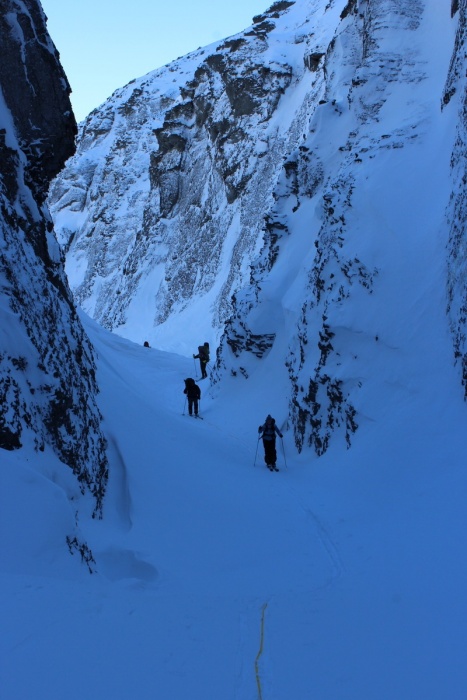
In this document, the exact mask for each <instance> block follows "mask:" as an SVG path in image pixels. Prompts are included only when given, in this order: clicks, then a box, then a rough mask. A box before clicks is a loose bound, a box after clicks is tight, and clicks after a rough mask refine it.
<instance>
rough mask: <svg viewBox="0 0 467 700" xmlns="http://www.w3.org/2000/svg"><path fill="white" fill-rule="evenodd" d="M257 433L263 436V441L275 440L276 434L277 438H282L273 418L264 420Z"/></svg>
mask: <svg viewBox="0 0 467 700" xmlns="http://www.w3.org/2000/svg"><path fill="white" fill-rule="evenodd" d="M258 433H259V434H260V435H262V436H263V440H275V439H276V433H277V435H279V437H282V433H281V431H280V430H279V428H278V427H277V425H276V421H275V420H274V418H270V416H268V418H266V422H265V423H264V425H260V426H259V428H258Z"/></svg>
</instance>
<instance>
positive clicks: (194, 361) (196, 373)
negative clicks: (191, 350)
mask: <svg viewBox="0 0 467 700" xmlns="http://www.w3.org/2000/svg"><path fill="white" fill-rule="evenodd" d="M193 364H194V366H195V379H198V370H197V369H196V360H195V358H193Z"/></svg>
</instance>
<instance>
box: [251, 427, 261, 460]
mask: <svg viewBox="0 0 467 700" xmlns="http://www.w3.org/2000/svg"><path fill="white" fill-rule="evenodd" d="M260 439H261V435H260V436H259V438H258V442H257V443H256V452H255V461H254V462H253V466H254V467H256V455H257V454H258V447H259V441H260Z"/></svg>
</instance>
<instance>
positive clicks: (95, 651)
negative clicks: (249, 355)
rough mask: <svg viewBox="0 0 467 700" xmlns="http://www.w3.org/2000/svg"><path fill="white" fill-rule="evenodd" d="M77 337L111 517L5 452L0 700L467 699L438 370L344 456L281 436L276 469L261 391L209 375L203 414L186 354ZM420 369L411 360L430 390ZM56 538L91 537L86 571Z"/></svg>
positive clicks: (453, 493)
mask: <svg viewBox="0 0 467 700" xmlns="http://www.w3.org/2000/svg"><path fill="white" fill-rule="evenodd" d="M86 326H87V328H88V331H89V333H90V336H91V339H92V341H93V343H94V345H95V347H96V349H97V353H98V356H99V360H98V363H99V370H98V375H99V381H100V385H101V389H102V391H101V395H100V407H101V410H102V413H103V416H104V427H105V429H106V432H107V435H108V436H110V440H111V446H110V461H111V465H112V466H111V471H110V481H109V489H108V492H107V495H106V501H105V506H104V519H103V520H92V519H91V518H89V517H88V516H89V512H90V511H91V510H92V508H91V504H90V503H89V502H88V501H87V500H86V498H85V497H83V496H81V495H79V491H78V489H77V488H75V489H73V484H72V483H71V482H69V481H68V480H67V479H65V478H64V473H63V468H62V467H61V466H60V465H59V464H58V462H57V461H56V458H55V457H54V456H52V455H50V454H43V455H39V456H37V455H34V456H29V459H26V458H25V456H24V454H21V453H5V454H2V470H1V472H0V474H1V476H0V478H1V481H2V484H1V494H2V496H1V499H2V503H1V511H0V512H1V532H2V557H1V590H2V595H1V600H2V610H1V618H2V635H1V642H0V643H1V659H2V662H1V664H2V665H1V678H0V681H1V688H2V691H1V697H2V699H4V700H16V698H35V699H37V698H48V699H49V700H55V699H57V700H58V699H59V698H63V697H65V696H66V697H67V698H70V700H74V699H76V700H77V699H78V698H79V700H94V699H96V700H97V698H101V697H103V696H105V697H112V698H115V699H116V700H120V699H121V700H124V699H126V698H130V697H131V698H139V699H140V700H146V699H147V700H149V699H153V698H155V697H157V698H163V699H164V700H165V699H166V700H179V699H180V700H185V699H186V698H225V699H229V698H231V699H234V698H236V699H239V700H248V699H250V698H251V699H253V698H258V697H261V698H264V700H267V699H268V698H274V699H275V700H282V699H284V700H285V699H286V698H290V697H294V698H297V699H302V698H303V699H306V698H319V699H320V700H324V699H327V698H329V699H331V700H351V699H352V700H353V699H355V700H356V699H357V698H358V699H359V700H360V699H361V698H378V699H379V700H394V699H395V698H397V699H398V700H413V698H421V697H423V698H425V699H426V700H441V699H442V698H450V700H461V699H462V698H465V696H466V694H467V670H466V667H465V663H464V651H465V645H466V642H467V627H466V625H465V619H466V615H467V600H466V595H465V591H466V590H467V566H466V564H465V559H464V557H463V552H464V551H465V544H466V541H465V540H466V532H467V527H466V526H467V522H466V519H467V515H466V509H465V496H466V492H467V477H466V474H465V469H464V462H465V458H464V455H465V454H466V448H467V444H466V442H467V439H466V436H465V429H464V424H465V406H464V404H463V402H462V396H461V391H460V390H459V388H458V387H457V385H456V383H455V378H454V377H453V373H452V371H451V370H450V369H449V370H444V371H442V372H441V373H440V375H439V376H438V378H437V381H436V382H432V383H431V387H432V389H431V391H430V393H429V398H430V400H427V394H426V392H423V391H418V390H416V389H415V388H414V390H413V392H412V393H411V395H410V396H408V398H407V400H406V401H405V402H404V403H403V404H402V405H401V406H400V407H399V411H394V410H391V409H392V408H393V407H391V406H390V407H387V412H386V415H382V416H381V418H380V420H378V421H377V422H375V423H374V424H373V425H371V426H366V427H365V428H364V429H363V431H362V433H360V436H361V437H360V439H359V440H357V441H356V444H355V445H354V447H353V448H352V450H349V451H344V450H341V451H339V450H337V449H333V448H331V449H330V450H329V451H328V452H327V453H326V455H324V456H323V457H321V458H320V459H318V458H316V457H313V458H312V457H310V454H309V453H308V455H305V454H302V455H301V456H300V457H296V456H295V454H294V450H293V449H292V445H291V442H292V440H291V436H290V434H289V433H287V432H286V434H285V438H284V446H285V456H286V458H287V466H285V464H284V454H283V453H282V451H281V450H280V446H279V445H278V447H279V454H280V456H281V459H280V461H279V464H280V467H281V471H280V472H279V473H278V474H276V473H273V474H271V473H270V472H269V471H268V470H267V469H266V468H265V466H264V465H263V462H262V458H261V444H260V445H259V449H258V454H257V457H256V464H254V462H255V450H256V447H257V432H256V431H257V426H258V425H259V423H260V422H262V420H263V419H264V417H265V411H266V410H270V411H271V412H272V413H273V414H275V415H276V418H277V419H278V421H283V419H284V415H283V414H282V413H280V412H276V405H275V403H274V401H272V400H271V398H272V394H271V395H270V396H269V397H268V402H267V408H266V403H265V401H264V400H263V399H262V397H261V388H262V386H263V384H262V383H261V381H258V382H256V383H255V379H254V378H253V379H252V380H251V381H252V384H250V386H249V389H248V393H247V394H240V393H238V394H235V391H234V390H232V391H231V393H230V395H229V398H222V397H221V398H215V397H212V396H211V395H210V390H209V388H208V386H207V382H201V383H200V385H201V387H202V389H203V398H202V404H201V407H202V414H203V418H204V420H195V419H194V418H189V417H188V416H186V415H183V411H184V396H183V393H182V389H183V379H184V377H185V376H189V375H193V374H194V365H193V361H192V360H191V359H190V358H185V357H181V356H177V355H172V354H167V353H162V352H160V351H157V350H153V349H146V348H143V347H140V346H136V345H134V344H132V343H131V342H130V341H127V340H124V339H121V338H118V337H116V336H112V335H110V334H109V333H107V332H106V331H103V330H102V329H99V328H98V327H97V326H96V325H95V324H94V322H92V321H89V320H88V321H86ZM435 332H436V328H435V329H434V334H435ZM447 347H448V344H447V340H446V343H445V348H447ZM399 370H400V381H405V380H406V379H407V376H406V375H407V371H409V372H410V367H409V369H408V370H407V367H405V366H404V364H403V362H402V361H401V365H400V366H399ZM430 372H431V367H430V362H429V361H428V362H426V363H425V362H424V361H423V359H422V360H421V362H420V374H421V375H424V379H425V385H426V386H428V385H429V381H428V380H429V373H430ZM227 381H228V380H227ZM232 386H233V387H236V386H237V385H236V384H235V382H232ZM225 389H226V391H227V390H228V387H226V388H225ZM396 394H397V390H396V389H394V396H396ZM67 473H68V472H66V471H65V474H67ZM7 493H8V497H7V495H6V494H7ZM66 536H69V537H70V538H73V537H75V536H77V537H78V539H79V541H86V542H87V544H88V545H89V547H90V548H91V550H92V552H93V555H94V559H95V564H94V563H92V562H91V563H90V567H91V569H92V570H93V571H94V573H93V574H92V575H91V574H89V571H88V566H87V565H86V564H82V563H81V562H80V561H79V556H78V555H77V554H76V553H75V555H74V556H70V554H69V552H68V549H67V546H66V542H65V537H66Z"/></svg>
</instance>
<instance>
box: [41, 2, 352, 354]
mask: <svg viewBox="0 0 467 700" xmlns="http://www.w3.org/2000/svg"><path fill="white" fill-rule="evenodd" d="M315 4H317V5H318V6H319V4H320V3H311V5H312V6H314V5H315ZM335 4H336V3H331V5H335ZM337 5H343V3H342V2H340V3H337ZM332 12H335V11H332ZM311 14H313V12H312V13H311ZM308 22H309V17H308V13H307V12H305V13H304V12H303V9H302V10H301V11H299V12H298V13H297V12H296V11H295V5H294V3H292V2H278V3H275V5H273V6H272V8H271V10H270V11H268V12H265V13H264V14H263V15H261V16H258V17H255V18H254V23H253V25H252V27H251V28H250V29H248V30H246V31H245V32H244V33H242V34H239V35H237V36H235V37H233V38H231V39H228V40H226V41H223V42H220V43H219V44H216V45H212V46H210V47H208V48H206V49H204V50H200V51H198V52H196V53H194V54H191V55H189V56H187V57H185V58H183V59H180V60H178V61H176V62H174V63H172V64H170V65H169V66H167V67H165V68H163V69H161V70H159V71H156V72H154V73H151V74H149V75H148V76H145V77H144V78H142V79H139V80H137V81H134V82H133V83H132V84H130V85H128V86H127V87H126V88H124V89H122V90H119V91H117V92H116V93H115V94H114V95H113V96H112V98H110V99H109V100H108V101H107V102H106V103H105V104H104V105H103V106H102V107H101V108H100V109H98V110H95V111H94V112H93V113H92V114H91V115H90V116H89V117H88V118H87V119H86V121H85V122H84V123H83V124H82V125H81V128H80V133H79V138H78V147H77V153H76V155H75V156H74V158H72V159H71V160H70V161H69V162H68V164H67V166H66V168H65V170H64V171H63V172H62V173H61V175H60V176H59V178H57V180H56V181H55V183H54V185H53V187H52V190H51V195H50V205H51V210H52V213H53V217H54V220H55V224H56V229H57V231H58V232H59V236H60V241H61V243H62V244H63V246H64V248H65V250H66V253H67V272H68V275H69V279H70V284H71V286H72V289H73V291H74V294H75V296H76V299H77V301H78V303H79V304H81V305H82V307H83V308H84V309H85V310H86V311H87V312H88V313H89V314H90V315H91V316H93V317H94V318H95V319H96V320H98V321H99V322H100V323H102V324H103V325H104V326H105V327H106V328H109V329H112V330H116V331H117V332H119V333H121V334H122V335H126V336H127V337H130V338H132V339H134V340H137V341H139V342H141V341H142V340H143V339H145V338H148V339H149V340H150V341H151V344H156V343H157V344H159V345H160V346H162V347H169V348H170V349H180V345H178V344H177V343H176V342H175V343H174V342H172V328H171V326H172V321H173V319H174V318H176V317H180V316H181V321H182V325H183V323H185V324H186V327H187V328H188V329H189V328H191V327H192V320H191V319H192V317H193V307H194V306H196V307H197V308H198V309H199V312H198V313H197V316H198V319H197V327H198V328H199V330H198V332H199V333H200V337H201V338H202V339H204V336H206V337H210V338H212V336H213V334H214V335H215V336H217V337H218V336H219V335H220V333H221V330H222V323H223V322H224V321H225V320H226V318H227V317H228V316H229V315H230V311H231V301H230V299H231V295H232V293H233V292H234V291H235V290H236V289H237V288H238V287H239V286H240V284H241V283H244V282H247V281H248V279H249V263H250V261H251V260H252V258H253V257H254V255H256V254H257V252H258V250H259V248H260V245H261V240H262V236H261V231H262V228H263V224H264V214H265V212H266V211H267V210H268V208H269V206H270V205H271V203H272V196H271V195H272V190H273V188H274V186H275V183H276V181H277V178H278V175H279V173H280V171H281V169H282V163H283V159H284V158H285V157H287V155H288V153H289V152H290V150H291V149H292V148H295V147H296V146H297V145H298V143H299V142H300V140H301V139H302V138H303V132H304V130H306V126H307V124H308V120H309V114H310V110H311V109H312V108H313V100H314V99H315V92H316V91H317V90H318V89H319V86H320V85H321V83H322V79H321V76H320V74H319V73H317V72H313V71H314V70H315V69H316V65H315V63H316V62H319V58H317V57H319V56H320V55H321V54H322V53H323V51H324V48H323V46H324V47H325V46H326V43H327V42H328V41H329V37H323V38H322V37H321V34H322V30H321V29H320V31H319V32H318V34H317V35H316V36H315V35H314V34H310V29H309V26H308ZM309 56H314V59H313V61H314V62H313V61H311V59H310V58H309ZM310 61H311V64H312V65H313V71H312V70H310V68H309V65H308V66H307V65H306V63H308V64H310ZM315 85H316V87H315ZM289 93H290V95H291V97H292V99H293V103H294V104H293V105H290V104H288V106H287V108H286V109H284V108H283V105H284V96H285V95H287V94H289ZM199 317H202V318H201V319H200V318H199ZM135 319H138V321H136V320H135ZM189 343H190V340H189V339H188V338H187V347H186V349H188V347H191V346H190V345H189ZM191 343H193V340H191ZM195 347H196V345H195Z"/></svg>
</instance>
